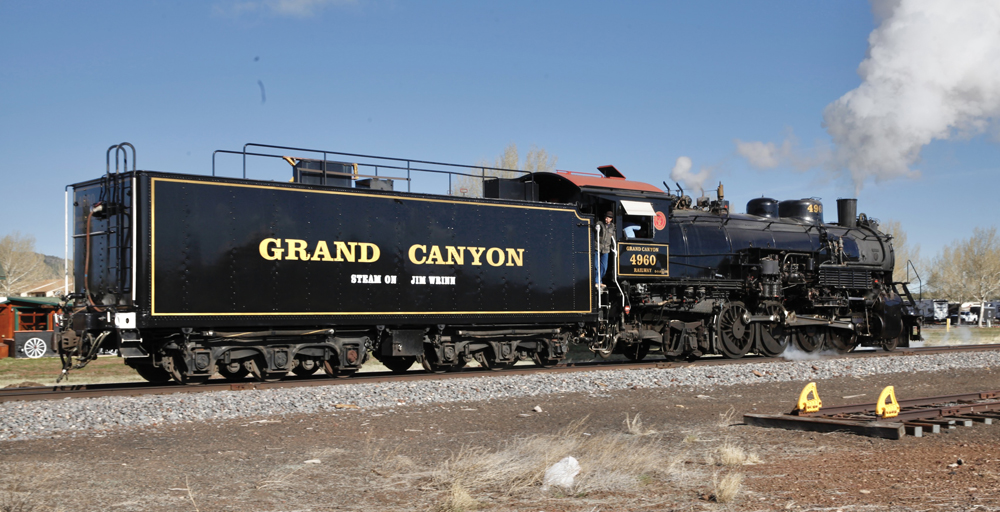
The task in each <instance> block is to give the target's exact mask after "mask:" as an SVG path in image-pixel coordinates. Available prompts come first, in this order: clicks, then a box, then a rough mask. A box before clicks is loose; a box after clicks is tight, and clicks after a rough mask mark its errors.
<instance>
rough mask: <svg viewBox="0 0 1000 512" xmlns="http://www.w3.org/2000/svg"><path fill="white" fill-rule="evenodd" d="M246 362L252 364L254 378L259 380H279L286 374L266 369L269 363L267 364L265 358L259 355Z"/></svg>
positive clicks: (251, 372)
mask: <svg viewBox="0 0 1000 512" xmlns="http://www.w3.org/2000/svg"><path fill="white" fill-rule="evenodd" d="M246 364H249V365H250V374H251V375H253V378H254V379H255V380H257V382H278V381H279V380H281V378H282V377H284V374H282V373H276V372H269V371H267V370H265V368H267V364H265V363H264V360H263V358H261V357H259V356H258V357H254V358H251V359H250V361H249V362H248V363H246Z"/></svg>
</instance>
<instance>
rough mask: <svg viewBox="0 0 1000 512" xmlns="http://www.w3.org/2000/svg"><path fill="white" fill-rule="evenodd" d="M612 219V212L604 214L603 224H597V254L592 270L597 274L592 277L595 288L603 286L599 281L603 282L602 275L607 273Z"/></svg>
mask: <svg viewBox="0 0 1000 512" xmlns="http://www.w3.org/2000/svg"><path fill="white" fill-rule="evenodd" d="M614 218H615V214H614V212H607V213H605V214H604V222H603V223H601V222H598V223H597V246H598V250H597V254H595V255H594V269H595V270H596V271H597V274H595V275H594V285H595V286H597V287H602V286H604V284H603V283H601V281H603V280H604V274H605V273H606V272H607V271H608V257H609V255H610V253H611V243H612V241H613V239H614V236H615V223H614Z"/></svg>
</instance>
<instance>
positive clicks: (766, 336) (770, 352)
mask: <svg viewBox="0 0 1000 512" xmlns="http://www.w3.org/2000/svg"><path fill="white" fill-rule="evenodd" d="M761 309H763V311H762V314H765V315H775V316H777V317H779V318H780V319H781V320H778V321H777V322H775V323H771V324H765V323H759V324H757V325H756V326H755V329H756V330H757V332H756V333H755V334H756V338H757V351H758V352H760V353H761V354H762V355H765V356H768V357H776V356H779V355H781V353H782V352H784V351H785V349H786V348H788V341H789V338H791V336H790V335H789V334H788V331H787V330H786V329H785V326H784V325H782V324H781V322H782V320H783V319H784V313H785V312H784V309H783V308H782V307H781V305H779V304H767V305H765V306H764V307H763V308H761Z"/></svg>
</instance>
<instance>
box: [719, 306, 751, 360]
mask: <svg viewBox="0 0 1000 512" xmlns="http://www.w3.org/2000/svg"><path fill="white" fill-rule="evenodd" d="M746 315H747V308H746V307H744V306H743V303H742V302H732V303H730V304H729V305H728V306H727V307H726V308H725V309H723V310H722V313H720V314H719V320H718V321H719V348H720V349H721V350H722V355H723V356H725V357H728V358H729V359H738V358H740V357H743V356H744V355H745V354H746V353H747V352H748V351H749V350H750V347H752V346H753V339H754V329H753V326H751V325H750V324H748V323H747V322H746V320H745V317H746Z"/></svg>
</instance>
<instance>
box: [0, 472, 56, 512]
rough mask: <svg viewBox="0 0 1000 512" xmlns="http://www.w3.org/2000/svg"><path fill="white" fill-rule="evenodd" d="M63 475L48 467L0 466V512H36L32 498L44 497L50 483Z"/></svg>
mask: <svg viewBox="0 0 1000 512" xmlns="http://www.w3.org/2000/svg"><path fill="white" fill-rule="evenodd" d="M63 473H64V471H63V470H62V469H59V468H53V467H50V466H42V465H26V464H0V512H32V511H34V510H38V508H39V504H38V502H37V501H36V500H35V499H34V496H35V495H36V494H38V495H40V496H45V495H46V493H47V492H49V491H50V489H51V485H52V484H51V483H52V482H53V481H58V480H59V479H60V478H62V476H63Z"/></svg>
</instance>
